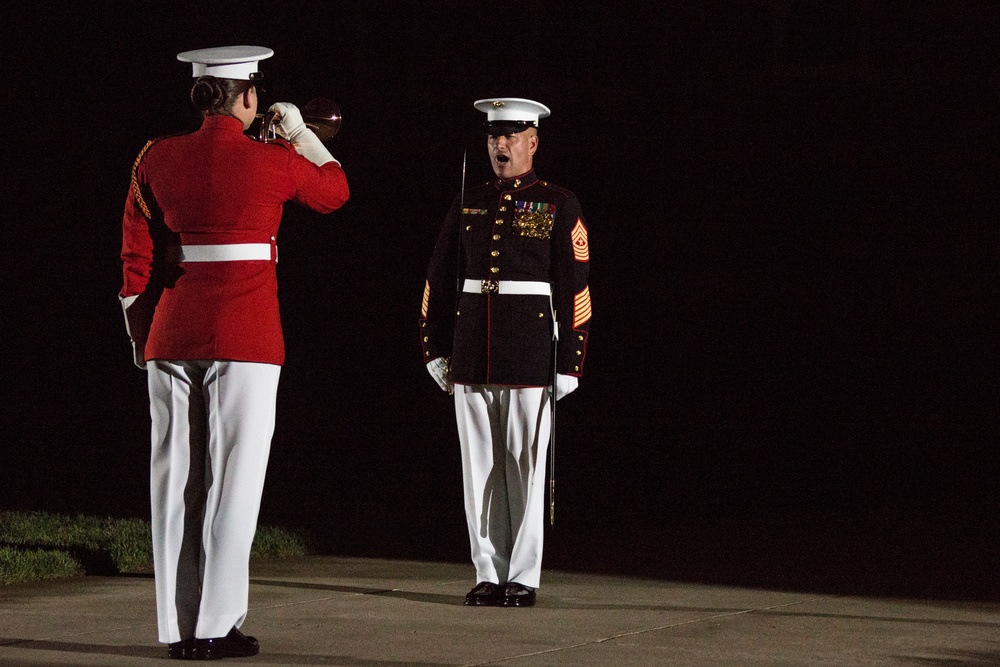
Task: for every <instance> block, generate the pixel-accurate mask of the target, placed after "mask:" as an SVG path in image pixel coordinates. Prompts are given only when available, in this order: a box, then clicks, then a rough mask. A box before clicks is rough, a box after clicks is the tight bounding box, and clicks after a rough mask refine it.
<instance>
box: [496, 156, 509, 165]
mask: <svg viewBox="0 0 1000 667" xmlns="http://www.w3.org/2000/svg"><path fill="white" fill-rule="evenodd" d="M497 162H498V163H499V164H507V163H508V162H510V157H508V156H506V155H497Z"/></svg>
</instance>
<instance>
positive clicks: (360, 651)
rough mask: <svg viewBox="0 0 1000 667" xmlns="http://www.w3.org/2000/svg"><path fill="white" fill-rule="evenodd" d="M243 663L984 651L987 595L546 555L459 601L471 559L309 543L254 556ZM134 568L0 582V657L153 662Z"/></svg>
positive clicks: (420, 664) (983, 658)
mask: <svg viewBox="0 0 1000 667" xmlns="http://www.w3.org/2000/svg"><path fill="white" fill-rule="evenodd" d="M251 576H252V580H251V589H250V604H251V610H250V614H249V616H248V618H247V622H246V624H245V625H244V626H243V630H244V632H246V633H247V634H251V635H254V636H256V637H257V638H258V639H259V640H260V643H261V649H262V650H261V653H260V655H258V656H256V657H253V658H243V659H239V660H226V661H224V662H226V663H240V664H246V665H272V666H280V665H288V666H295V665H337V666H344V667H402V666H408V667H409V666H412V667H431V666H434V667H438V666H458V665H505V666H510V667H541V666H544V665H572V666H574V667H592V666H597V665H601V666H604V665H610V666H612V667H631V666H642V667H646V666H651V665H685V666H691V667H701V666H712V667H719V666H729V665H769V666H785V665H787V666H790V667H791V666H800V665H834V666H840V665H843V666H852V667H855V666H859V665H922V666H925V667H959V666H962V667H966V666H978V665H1000V604H996V603H992V602H959V601H942V600H920V599H891V598H874V597H851V596H842V595H831V594H816V593H803V592H794V591H782V590H766V589H754V588H741V587H733V586H720V585H705V584H696V583H678V582H673V581H660V580H652V579H640V578H627V577H617V576H599V575H590V574H577V573H568V572H559V571H549V570H546V571H545V572H544V573H543V585H542V588H540V589H539V602H538V605H537V606H536V607H534V608H531V609H502V608H475V609H473V608H467V607H464V606H463V605H462V600H463V597H464V595H465V593H466V591H467V590H468V589H469V588H470V587H471V585H472V584H473V583H475V582H473V581H472V580H471V579H470V577H471V576H472V570H471V566H468V565H459V564H447V563H430V562H412V561H396V560H379V559H366V558H339V557H326V556H310V557H305V558H295V559H287V560H282V561H275V562H268V563H256V564H254V566H253V568H252V575H251ZM153 595H154V593H153V581H152V578H151V577H150V576H117V577H96V576H90V577H84V578H80V579H73V580H62V581H51V582H41V583H33V584H22V585H15V586H10V587H6V588H0V666H2V667H22V666H28V665H31V666H39V665H45V666H47V667H49V666H79V667H84V666H86V667H91V666H102V667H104V666H106V667H114V666H119V665H122V666H126V665H128V666H133V665H134V666H139V665H151V664H161V662H162V664H172V663H167V662H166V649H165V648H164V647H163V645H161V644H158V643H157V642H156V618H155V609H154V604H153Z"/></svg>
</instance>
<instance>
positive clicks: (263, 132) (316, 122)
mask: <svg viewBox="0 0 1000 667" xmlns="http://www.w3.org/2000/svg"><path fill="white" fill-rule="evenodd" d="M257 117H258V118H260V119H261V120H260V133H259V136H258V138H259V139H260V140H261V141H263V142H264V143H267V142H269V141H274V140H275V138H276V137H277V136H278V133H277V131H276V130H275V127H276V126H277V124H278V121H280V120H281V116H280V115H278V114H277V113H275V112H274V111H268V112H267V113H264V114H257ZM343 118H344V117H343V116H342V115H341V113H340V107H338V106H337V103H336V102H334V101H332V100H328V99H324V98H322V97H317V98H316V99H313V100H310V101H309V102H308V103H306V105H305V106H304V107H302V121H303V122H304V123H305V124H306V127H308V128H309V129H310V130H312V131H313V132H314V133H315V134H316V136H317V137H319V140H320V141H329V140H330V139H332V138H333V135H335V134H337V132H338V131H339V130H340V123H341V121H342V120H343Z"/></svg>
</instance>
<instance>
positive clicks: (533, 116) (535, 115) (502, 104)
mask: <svg viewBox="0 0 1000 667" xmlns="http://www.w3.org/2000/svg"><path fill="white" fill-rule="evenodd" d="M475 107H476V108H477V109H479V110H480V111H483V112H485V113H486V121H487V122H489V123H493V122H503V121H512V122H519V121H520V122H527V123H531V124H532V125H538V119H539V118H545V117H546V116H548V115H549V113H550V112H549V108H548V107H547V106H545V105H544V104H541V103H540V102H535V101H534V100H526V99H523V98H520V97H491V98H489V99H485V100H477V101H476V103H475Z"/></svg>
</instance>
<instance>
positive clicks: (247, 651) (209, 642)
mask: <svg viewBox="0 0 1000 667" xmlns="http://www.w3.org/2000/svg"><path fill="white" fill-rule="evenodd" d="M191 653H192V655H191V659H192V660H218V659H219V658H247V657H250V656H251V655H257V654H258V653H260V644H258V643H257V640H256V639H255V638H254V637H247V636H246V635H244V634H243V633H242V632H240V631H239V630H237V629H236V628H233V629H232V630H230V631H229V634H228V635H226V636H225V637H218V638H215V639H196V640H195V646H194V649H193V650H192V652H191Z"/></svg>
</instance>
